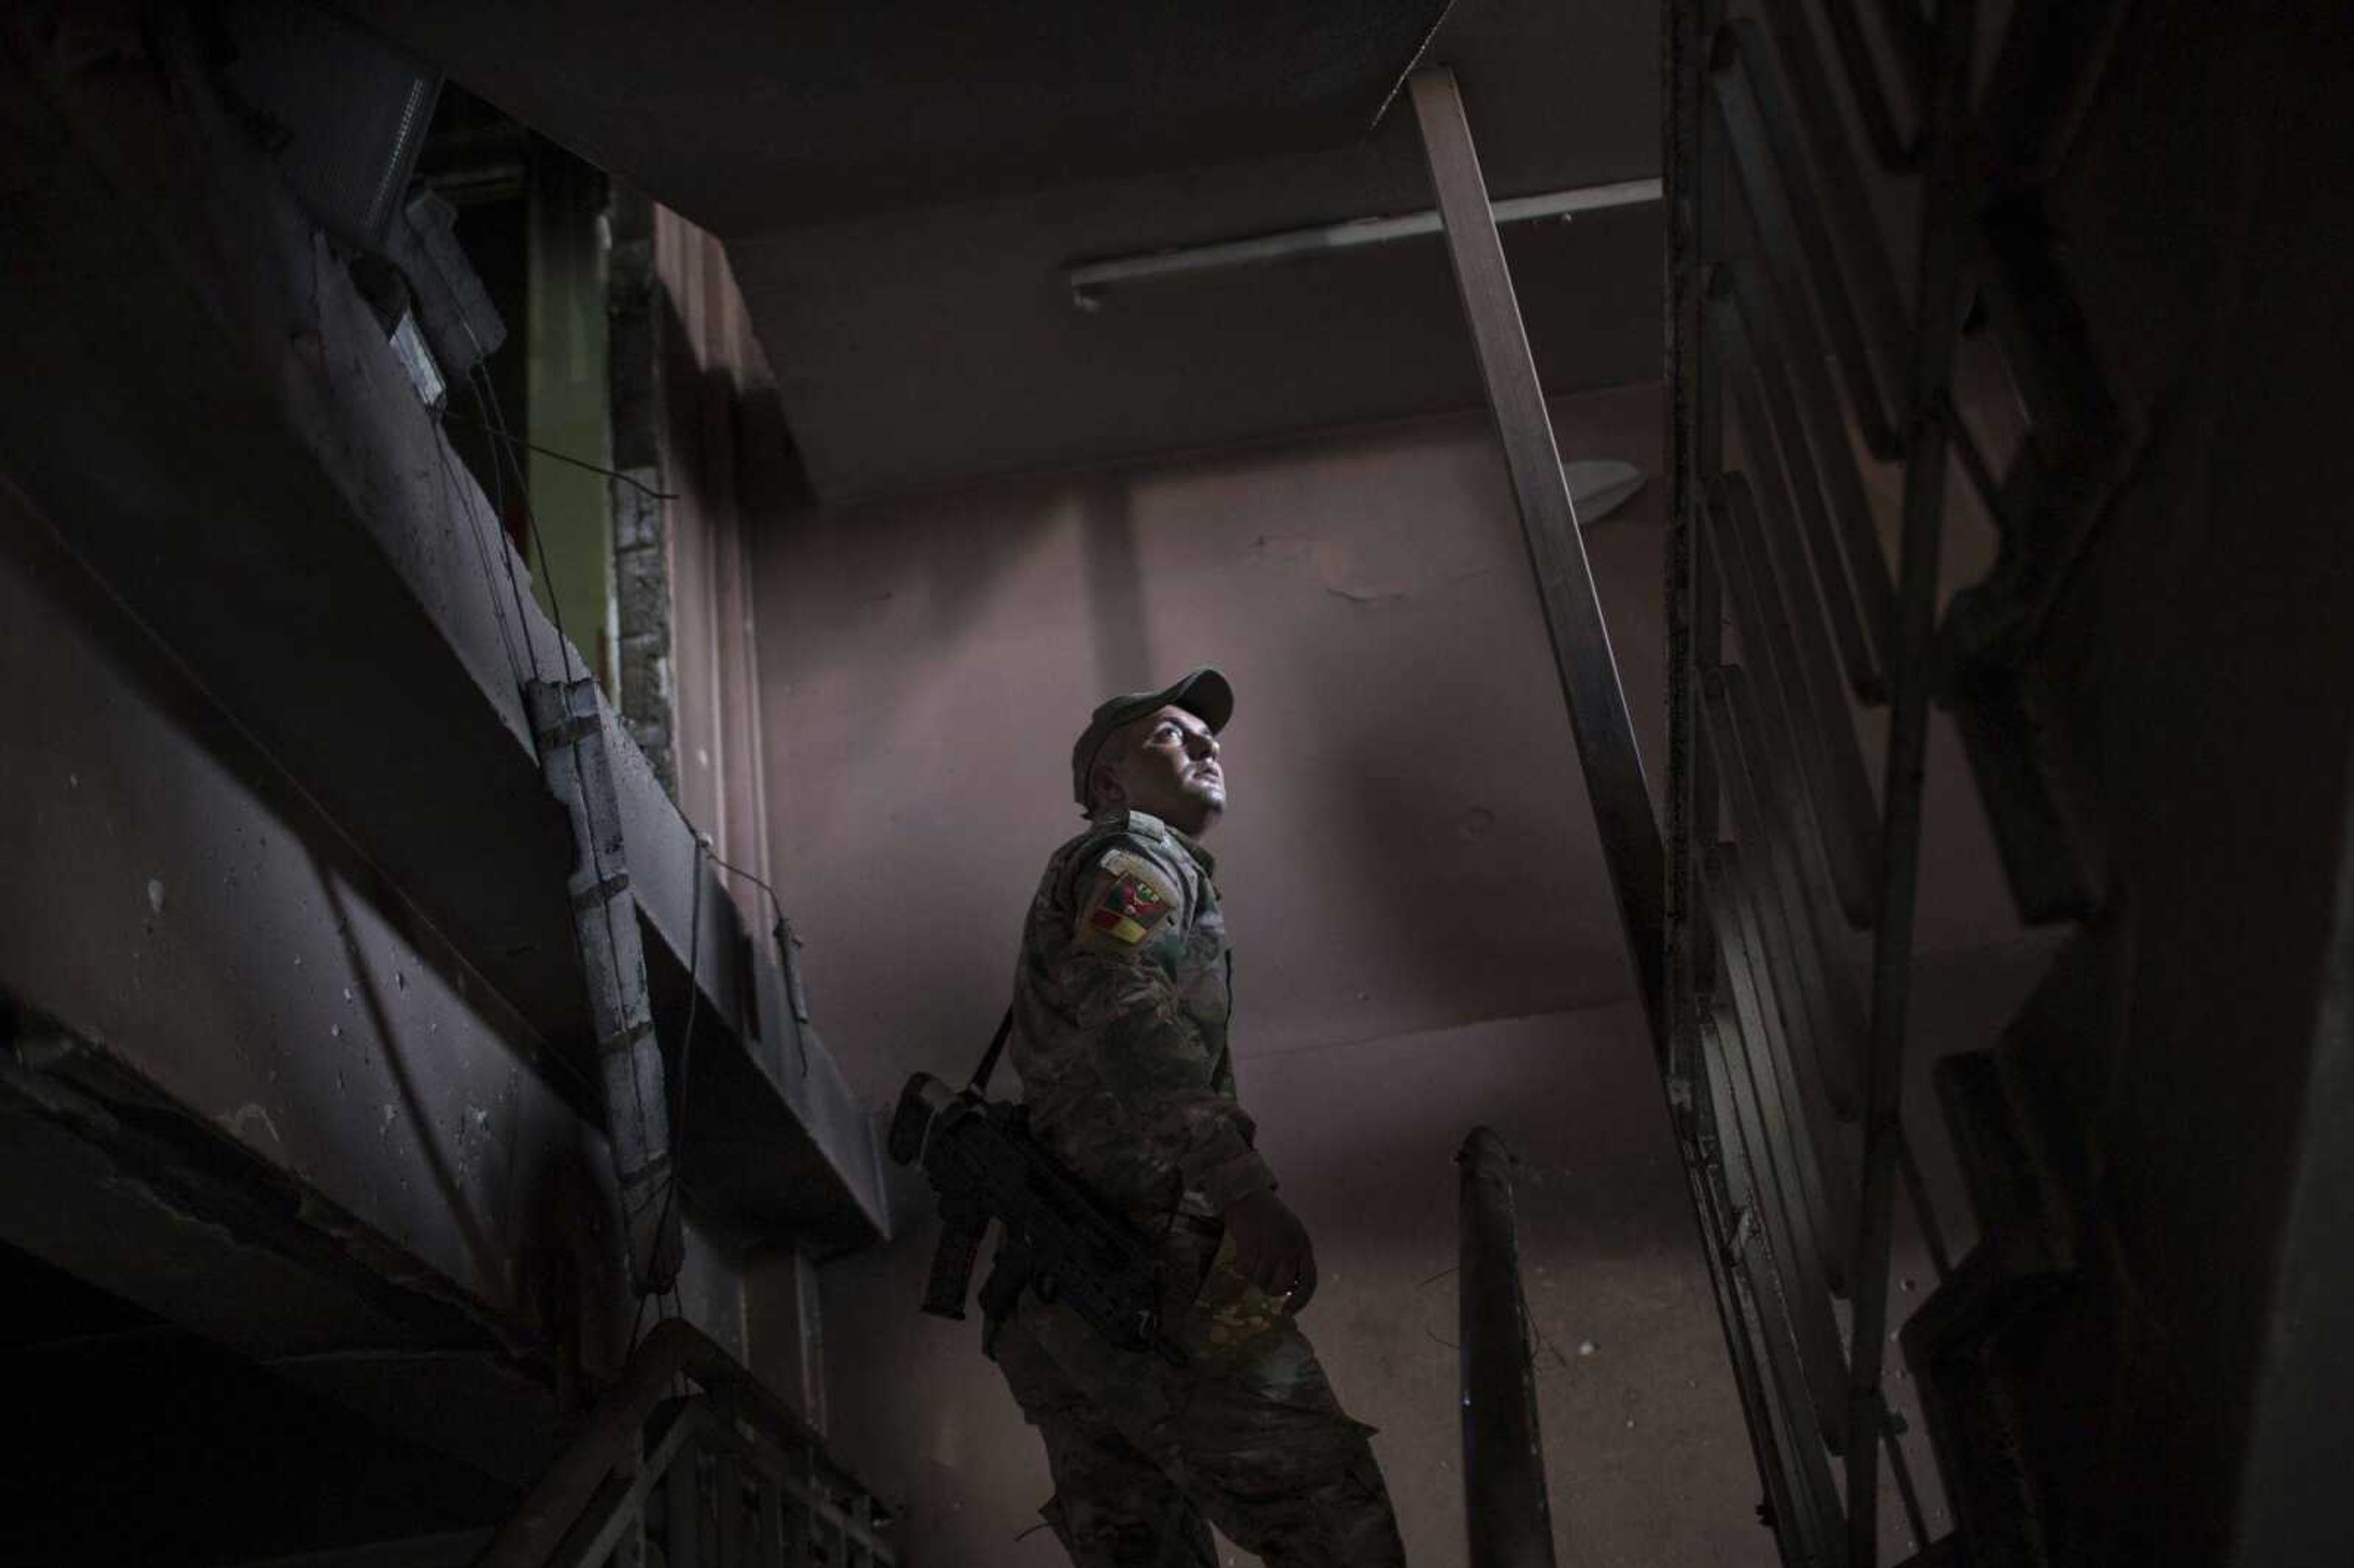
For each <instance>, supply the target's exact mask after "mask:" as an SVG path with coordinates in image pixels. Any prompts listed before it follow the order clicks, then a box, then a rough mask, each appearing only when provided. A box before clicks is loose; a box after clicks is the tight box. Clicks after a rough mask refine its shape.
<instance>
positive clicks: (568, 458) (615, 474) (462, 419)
mask: <svg viewBox="0 0 2354 1568" xmlns="http://www.w3.org/2000/svg"><path fill="white" fill-rule="evenodd" d="M450 418H453V419H455V420H457V421H458V422H459V423H460V424H461V425H472V426H473V427H474V428H475V429H478V430H481V431H482V432H484V433H485V434H487V435H489V436H490V437H491V438H492V439H493V440H501V441H507V442H510V443H512V444H513V445H515V446H519V447H521V448H523V450H525V451H530V452H537V453H538V454H539V455H540V456H542V457H544V458H554V459H555V460H556V461H557V462H565V463H570V464H571V465H572V466H573V467H574V468H583V469H587V470H588V471H589V472H590V473H601V474H603V475H604V476H605V477H606V478H607V479H610V480H613V481H616V482H620V483H622V484H626V485H628V486H629V487H630V488H631V489H632V490H634V491H636V492H637V493H639V494H641V495H642V496H644V497H645V498H646V499H647V500H649V501H676V500H678V499H680V497H679V493H678V492H676V491H674V490H656V489H655V488H654V487H653V486H652V485H651V484H648V483H646V482H644V481H642V480H639V479H632V478H631V476H630V475H628V474H626V473H623V472H622V471H620V469H618V468H607V467H605V466H604V465H603V464H602V463H594V462H590V461H588V459H587V458H577V457H574V456H573V455H572V454H571V453H570V452H560V451H557V450H556V449H555V448H554V447H544V446H541V445H540V444H539V443H538V442H537V441H526V440H522V439H520V438H518V437H514V436H504V435H501V434H499V433H498V432H497V431H495V430H493V429H491V428H490V427H489V426H488V425H485V424H483V423H482V421H481V420H480V419H469V418H466V416H465V415H463V414H452V415H451V416H450Z"/></svg>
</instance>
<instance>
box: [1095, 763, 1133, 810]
mask: <svg viewBox="0 0 2354 1568" xmlns="http://www.w3.org/2000/svg"><path fill="white" fill-rule="evenodd" d="M1087 792H1088V793H1089V794H1091V795H1093V796H1094V797H1095V800H1096V807H1097V810H1101V809H1102V808H1104V807H1106V806H1125V805H1126V804H1128V790H1127V789H1126V788H1125V787H1124V786H1123V785H1122V784H1121V783H1120V781H1119V769H1118V768H1114V767H1113V766H1112V765H1111V764H1110V763H1108V762H1098V763H1097V764H1096V768H1095V771H1094V772H1093V773H1091V774H1089V775H1088V776H1087Z"/></svg>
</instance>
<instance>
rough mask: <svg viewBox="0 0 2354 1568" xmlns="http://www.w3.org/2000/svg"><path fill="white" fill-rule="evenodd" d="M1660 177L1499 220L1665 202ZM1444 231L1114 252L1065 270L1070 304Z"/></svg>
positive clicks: (1548, 198)
mask: <svg viewBox="0 0 2354 1568" xmlns="http://www.w3.org/2000/svg"><path fill="white" fill-rule="evenodd" d="M1659 195H1660V185H1659V181H1658V180H1621V181H1619V182H1617V184H1615V185H1581V186H1579V187H1578V188H1577V189H1575V190H1566V191H1547V192H1545V193H1544V194H1543V195H1542V196H1513V197H1511V198H1510V199H1509V200H1505V201H1500V202H1496V203H1493V204H1492V206H1491V210H1493V211H1494V213H1495V215H1496V221H1497V223H1499V224H1506V223H1527V222H1531V221H1533V220H1535V219H1537V218H1544V217H1556V218H1561V219H1563V220H1564V221H1566V220H1568V219H1570V218H1573V217H1576V216H1577V215H1578V214H1579V213H1581V212H1595V211H1599V210H1601V209H1603V208H1606V207H1638V206H1640V205H1642V204H1644V203H1646V202H1655V201H1658V200H1659ZM1437 232H1439V222H1438V213H1437V210H1436V209H1435V208H1434V209H1433V210H1431V211H1427V212H1412V213H1404V214H1399V215H1395V216H1391V217H1356V218H1350V219H1348V220H1347V221H1345V222H1341V223H1326V224H1319V225H1317V226H1316V227H1315V228H1288V229H1285V230H1283V231H1282V232H1280V233H1278V234H1258V235H1253V236H1251V237H1250V238H1246V239H1225V240H1219V241H1217V242H1215V243H1214V244H1209V245H1185V246H1179V247H1177V248H1176V249H1170V250H1155V251H1150V252H1149V253H1147V254H1144V255H1140V256H1116V257H1112V258H1109V259H1108V260H1101V261H1083V262H1076V263H1074V264H1072V265H1070V266H1067V267H1066V268H1064V269H1063V281H1065V282H1066V283H1067V284H1068V285H1069V286H1070V290H1071V303H1073V304H1074V305H1076V306H1077V307H1078V308H1079V309H1080V310H1083V311H1092V310H1096V309H1098V308H1100V306H1101V304H1102V294H1103V291H1104V290H1106V289H1108V288H1110V287H1112V286H1113V285H1115V284H1119V283H1135V282H1141V281H1144V280H1146V279H1150V278H1168V277H1174V276H1176V275H1179V274H1181V273H1188V272H1213V271H1221V270H1225V269H1227V268H1230V267H1261V266H1266V265H1267V264H1269V263H1271V262H1278V261H1290V260H1297V259H1299V258H1300V257H1303V256H1320V255H1325V254H1328V253H1330V252H1331V251H1335V250H1354V249H1361V248H1363V247H1364V246H1368V245H1387V244H1389V243H1391V242H1392V241H1394V240H1399V239H1407V238H1414V237H1416V236H1417V235H1424V234H1437Z"/></svg>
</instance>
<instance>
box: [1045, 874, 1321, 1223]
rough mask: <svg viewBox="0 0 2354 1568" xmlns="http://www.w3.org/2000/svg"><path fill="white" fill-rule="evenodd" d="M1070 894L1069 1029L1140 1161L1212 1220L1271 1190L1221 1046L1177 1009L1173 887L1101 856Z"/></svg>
mask: <svg viewBox="0 0 2354 1568" xmlns="http://www.w3.org/2000/svg"><path fill="white" fill-rule="evenodd" d="M1077 894H1078V897H1077V900H1076V906H1075V907H1076V910H1077V912H1078V914H1077V919H1078V929H1077V932H1076V939H1075V940H1074V942H1073V943H1072V945H1071V947H1070V948H1069V949H1068V957H1067V958H1066V963H1067V965H1068V966H1069V968H1068V970H1067V971H1066V975H1065V977H1064V978H1065V982H1066V987H1067V990H1066V995H1067V996H1069V997H1070V998H1071V999H1072V1001H1073V1003H1074V1005H1075V1010H1076V1017H1075V1019H1074V1022H1076V1023H1077V1024H1078V1025H1079V1026H1080V1027H1081V1028H1082V1029H1083V1030H1086V1031H1087V1033H1091V1034H1093V1035H1094V1036H1095V1038H1096V1040H1097V1042H1098V1046H1099V1049H1100V1050H1101V1052H1102V1061H1101V1070H1102V1075H1103V1081H1104V1083H1105V1084H1106V1086H1108V1088H1109V1089H1110V1091H1111V1093H1112V1094H1113V1095H1114V1096H1115V1097H1117V1098H1118V1099H1119V1102H1120V1103H1121V1105H1122V1107H1123V1108H1125V1109H1126V1110H1127V1111H1128V1112H1129V1125H1130V1126H1132V1127H1141V1128H1143V1129H1144V1133H1145V1138H1146V1140H1147V1142H1148V1144H1149V1145H1150V1147H1149V1148H1148V1149H1147V1150H1143V1151H1142V1152H1143V1153H1144V1154H1145V1155H1146V1156H1147V1158H1148V1159H1149V1160H1150V1161H1151V1162H1152V1163H1153V1164H1156V1165H1159V1166H1161V1167H1162V1168H1163V1169H1173V1170H1174V1171H1176V1172H1177V1173H1178V1175H1179V1176H1180V1177H1181V1178H1182V1182H1183V1185H1184V1186H1185V1187H1187V1188H1189V1189H1191V1190H1193V1191H1195V1192H1200V1193H1202V1194H1203V1196H1204V1197H1205V1198H1207V1199H1208V1200H1209V1202H1210V1203H1211V1205H1212V1206H1213V1207H1214V1208H1216V1209H1219V1210H1221V1211H1223V1210H1224V1209H1225V1207H1226V1206H1227V1205H1228V1204H1230V1203H1232V1202H1235V1200H1237V1199H1239V1198H1244V1197H1247V1196H1248V1195H1249V1194H1251V1193H1253V1192H1260V1191H1263V1190H1265V1189H1267V1188H1271V1187H1273V1186H1274V1185H1275V1173H1274V1172H1273V1171H1270V1170H1268V1169H1267V1161H1266V1160H1262V1159H1260V1158H1259V1156H1258V1154H1257V1151H1256V1150H1253V1149H1252V1148H1251V1138H1252V1134H1253V1132H1254V1131H1255V1126H1254V1124H1253V1122H1252V1121H1251V1118H1250V1117H1249V1115H1248V1113H1246V1111H1244V1109H1243V1108H1242V1107H1241V1106H1239V1105H1237V1104H1236V1103H1235V1099H1234V1096H1233V1091H1232V1088H1231V1085H1232V1082H1233V1079H1232V1075H1231V1074H1230V1073H1229V1072H1228V1070H1227V1064H1226V1062H1225V1050H1224V1042H1222V1041H1221V1042H1217V1043H1215V1044H1214V1043H1213V1042H1211V1041H1210V1040H1208V1039H1206V1038H1205V1037H1204V1032H1203V1030H1202V1028H1201V1026H1200V1024H1199V1023H1197V1022H1195V1021H1194V1020H1193V1018H1192V1017H1190V1016H1188V1014H1187V1013H1186V1012H1185V1009H1184V1006H1183V998H1182V995H1181V993H1180V991H1179V981H1178V978H1177V977H1178V975H1179V973H1180V972H1181V971H1182V968H1183V962H1184V958H1185V953H1184V940H1185V938H1184V935H1183V930H1182V925H1183V922H1182V906H1183V895H1182V892H1181V890H1180V886H1179V884H1178V883H1177V881H1176V879H1175V877H1174V876H1173V875H1172V874H1171V873H1170V872H1168V871H1167V870H1166V869H1165V868H1163V867H1161V865H1160V864H1158V863H1156V862H1155V861H1154V859H1153V858H1152V857H1151V856H1150V855H1147V854H1143V853H1137V852H1136V851H1135V850H1133V849H1113V850H1111V851H1109V852H1108V853H1105V854H1104V855H1102V856H1100V857H1099V858H1098V859H1097V862H1096V863H1095V864H1094V865H1093V866H1092V867H1090V868H1089V869H1088V870H1087V872H1086V873H1085V874H1082V875H1081V876H1080V877H1079V879H1078V882H1077Z"/></svg>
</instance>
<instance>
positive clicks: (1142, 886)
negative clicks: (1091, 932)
mask: <svg viewBox="0 0 2354 1568" xmlns="http://www.w3.org/2000/svg"><path fill="white" fill-rule="evenodd" d="M1115 862H1117V864H1115ZM1103 870H1104V871H1105V872H1106V873H1107V874H1108V875H1109V880H1108V882H1106V883H1105V884H1104V889H1103V892H1102V893H1100V894H1098V895H1097V897H1096V900H1095V902H1094V903H1093V904H1091V905H1089V906H1088V907H1087V914H1086V916H1084V918H1085V919H1086V921H1087V925H1088V926H1089V927H1092V928H1094V929H1095V930H1097V931H1100V932H1102V933H1104V934H1105V935H1106V936H1108V937H1110V938H1112V939H1113V940H1115V941H1119V942H1125V943H1127V944H1128V945H1129V947H1131V948H1132V947H1134V946H1136V944H1137V943H1139V942H1141V941H1142V940H1144V938H1146V937H1148V936H1150V934H1151V932H1152V927H1155V926H1158V925H1159V924H1160V923H1161V921H1163V920H1165V919H1167V918H1168V917H1169V909H1170V901H1169V895H1167V894H1166V893H1165V892H1164V891H1163V890H1162V889H1161V887H1160V886H1159V885H1158V882H1159V878H1157V877H1155V876H1152V875H1151V874H1149V873H1148V872H1147V871H1146V869H1145V863H1144V862H1143V861H1142V860H1140V859H1139V858H1138V857H1137V856H1134V855H1130V854H1126V853H1122V852H1120V851H1119V850H1114V851H1113V852H1112V853H1110V854H1108V855H1106V856H1105V857H1104V860H1103Z"/></svg>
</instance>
